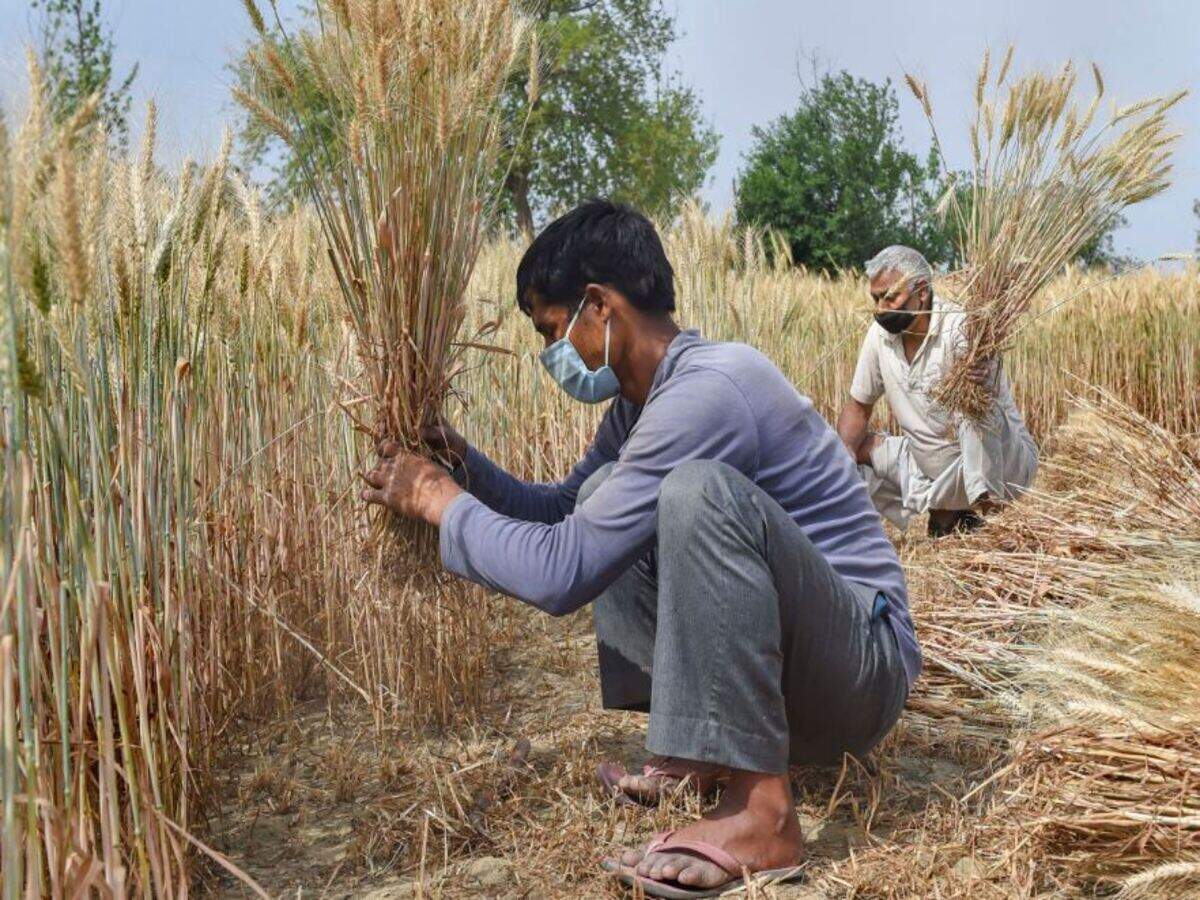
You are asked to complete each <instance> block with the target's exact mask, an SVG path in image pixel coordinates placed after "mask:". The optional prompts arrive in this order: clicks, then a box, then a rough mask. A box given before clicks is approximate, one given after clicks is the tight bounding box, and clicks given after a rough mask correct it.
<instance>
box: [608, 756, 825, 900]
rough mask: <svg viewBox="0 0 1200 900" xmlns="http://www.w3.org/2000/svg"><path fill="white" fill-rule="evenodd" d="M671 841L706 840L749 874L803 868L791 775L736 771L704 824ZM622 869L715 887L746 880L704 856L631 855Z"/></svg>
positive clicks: (626, 854) (679, 853) (624, 857)
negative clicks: (789, 779)
mask: <svg viewBox="0 0 1200 900" xmlns="http://www.w3.org/2000/svg"><path fill="white" fill-rule="evenodd" d="M671 841H672V842H674V841H703V842H704V843H707V844H712V845H714V846H716V847H719V848H721V849H722V850H724V851H725V852H727V853H729V854H730V855H731V856H733V857H734V859H736V860H737V862H738V863H740V864H741V866H743V867H744V868H745V869H746V870H747V871H749V872H751V873H754V872H762V871H764V870H767V869H783V868H788V867H791V866H796V865H799V864H800V860H801V859H802V858H803V855H804V840H803V837H802V835H801V832H800V823H799V822H798V821H797V819H796V810H795V807H794V806H793V805H792V791H791V785H790V784H789V783H788V778H787V776H786V775H765V774H762V773H760V772H735V773H734V774H733V777H732V778H731V779H730V781H729V784H728V786H727V787H726V788H725V793H724V794H722V796H721V802H720V803H718V804H717V806H716V808H715V809H713V810H712V812H710V813H709V814H708V815H706V816H705V817H704V818H703V819H701V820H700V821H699V822H696V823H695V824H693V825H689V826H688V827H686V828H681V829H679V830H678V831H677V832H675V833H674V834H673V835H672V836H671ZM620 864H621V865H622V866H624V867H626V869H627V870H633V871H634V872H636V874H637V875H639V876H641V877H642V878H651V879H654V880H656V881H674V882H676V883H678V884H682V885H686V886H687V887H696V888H714V887H719V886H721V885H723V884H726V883H727V882H729V881H731V880H733V879H736V878H740V877H741V874H742V873H741V872H740V871H728V870H727V869H725V868H723V867H722V866H719V865H717V864H716V863H715V862H712V861H711V860H708V859H705V858H704V857H703V856H701V855H700V854H698V853H691V852H687V851H674V850H673V851H668V852H661V853H647V852H646V851H644V850H627V851H625V852H624V853H623V854H621V857H620Z"/></svg>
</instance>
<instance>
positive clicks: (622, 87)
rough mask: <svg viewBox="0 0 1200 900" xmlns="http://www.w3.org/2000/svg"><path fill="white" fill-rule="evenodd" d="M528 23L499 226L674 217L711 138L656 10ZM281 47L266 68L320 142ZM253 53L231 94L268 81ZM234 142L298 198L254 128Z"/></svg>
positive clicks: (238, 66)
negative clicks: (288, 86)
mask: <svg viewBox="0 0 1200 900" xmlns="http://www.w3.org/2000/svg"><path fill="white" fill-rule="evenodd" d="M536 14H537V16H538V17H539V22H538V25H537V29H538V32H537V33H538V41H537V53H536V59H534V60H531V62H532V63H533V64H534V68H535V69H536V70H537V75H536V78H535V83H536V89H535V90H533V91H532V92H531V90H530V88H531V84H530V80H529V77H528V75H527V74H521V75H518V76H514V77H513V79H512V80H511V81H510V83H509V85H508V87H507V89H506V91H505V95H504V101H503V102H504V110H505V118H506V122H507V125H508V129H507V131H508V134H509V135H510V139H509V142H508V144H507V146H506V148H505V153H504V154H503V158H502V159H501V161H500V165H499V169H498V171H497V173H496V177H497V178H498V179H501V180H502V186H503V201H504V213H505V215H506V218H507V220H508V221H509V223H510V224H512V225H514V226H515V227H517V228H518V229H519V230H521V231H525V232H529V231H531V230H532V229H533V226H534V221H535V219H537V218H539V217H544V216H546V215H548V214H550V213H552V212H554V211H555V210H557V209H560V208H562V207H567V206H571V205H573V204H575V203H577V202H579V201H580V200H581V199H583V198H585V197H588V196H593V195H606V196H609V197H612V198H614V199H617V200H622V201H625V202H629V203H632V204H634V205H636V206H638V207H640V208H642V209H643V210H645V211H646V212H647V213H649V214H651V215H655V216H663V217H670V216H672V215H674V213H675V212H676V211H677V210H678V208H679V205H680V204H681V203H682V202H683V201H684V200H686V199H688V198H689V197H691V196H692V195H694V194H695V192H696V191H697V190H698V189H699V188H700V187H701V185H702V184H703V182H704V179H705V177H706V176H707V174H708V171H709V169H711V167H712V164H713V162H714V161H715V160H716V153H717V136H716V134H715V133H714V132H713V131H712V129H711V128H709V127H708V126H707V125H706V124H704V122H703V121H702V118H701V112H700V104H699V100H698V98H697V97H696V95H695V93H694V92H693V91H692V90H691V89H690V88H688V87H687V86H685V85H684V84H682V82H681V81H680V80H679V77H678V76H677V75H676V74H674V73H670V72H666V71H664V67H663V60H664V57H665V55H666V51H667V48H668V47H669V46H670V44H671V43H672V41H674V40H675V37H676V31H675V21H674V18H673V17H672V16H671V15H669V14H668V13H667V12H666V11H665V10H664V8H663V5H662V0H544V2H542V3H541V4H539V5H538V6H537V13H536ZM309 27H311V23H310V25H309ZM287 48H288V43H287V42H284V41H279V42H277V44H276V46H275V49H276V51H277V59H280V60H282V61H283V63H284V64H285V65H286V66H287V67H288V69H289V70H290V72H291V75H292V77H293V78H294V79H295V80H296V81H297V82H298V83H299V84H300V85H302V86H303V87H304V90H305V91H306V93H307V94H308V95H309V98H310V104H311V110H310V112H309V115H308V117H307V118H306V121H307V122H308V123H309V128H310V131H311V132H312V139H313V140H314V141H316V142H318V143H319V142H321V139H322V138H323V137H332V136H331V135H322V134H321V131H320V129H319V128H313V127H312V126H313V123H314V122H319V121H320V120H321V119H322V117H323V116H324V117H326V118H328V115H327V113H328V105H329V102H330V100H329V98H328V97H326V96H324V95H323V94H322V92H321V90H320V86H319V82H318V81H317V80H315V79H312V78H311V77H310V76H309V75H308V74H307V73H306V65H305V61H304V60H303V59H302V58H299V57H297V56H296V55H294V54H289V53H288V50H287ZM256 51H257V48H256V46H254V45H252V46H251V47H250V48H248V50H247V51H246V53H244V54H243V55H242V56H241V57H240V58H239V59H238V60H237V61H235V62H234V63H233V65H232V70H233V73H234V76H235V78H236V80H237V82H238V86H239V88H240V89H241V90H243V91H245V92H247V93H249V94H251V95H252V96H258V97H268V96H270V92H271V91H272V90H275V89H276V87H277V86H276V85H275V84H274V83H273V81H274V79H275V77H276V76H275V74H273V73H272V71H271V69H270V67H266V66H263V65H255V54H256ZM531 93H532V99H531ZM240 138H241V145H242V150H243V154H244V156H245V158H246V160H247V162H248V163H249V164H252V165H257V164H273V165H274V169H275V174H274V177H273V179H272V186H271V188H272V194H273V196H274V197H275V198H276V199H277V200H278V199H284V198H287V197H290V196H294V195H296V194H297V193H298V192H299V191H300V190H301V189H302V180H301V179H300V177H299V176H300V172H299V164H300V163H299V159H298V158H297V157H296V156H295V155H294V154H292V153H289V152H288V151H287V150H285V149H284V148H283V147H282V146H281V142H279V141H278V139H277V138H275V137H274V136H273V135H272V134H271V133H270V132H269V131H268V130H267V129H265V128H264V127H263V125H262V124H261V123H260V122H256V121H254V120H253V118H252V117H246V118H245V119H244V120H243V124H242V126H241V129H240ZM325 146H334V144H333V143H332V142H327V143H326V144H325ZM312 149H313V151H314V154H315V153H316V151H317V148H316V147H314V148H312ZM309 158H310V159H312V158H315V155H313V156H310V157H309Z"/></svg>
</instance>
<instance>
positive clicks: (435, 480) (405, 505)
mask: <svg viewBox="0 0 1200 900" xmlns="http://www.w3.org/2000/svg"><path fill="white" fill-rule="evenodd" d="M379 456H380V459H379V464H378V465H376V466H375V468H374V469H372V470H371V471H370V472H368V473H367V474H365V475H364V476H363V480H364V481H366V483H367V485H368V487H366V488H363V490H362V492H361V494H360V495H359V496H360V497H361V498H362V499H363V500H365V501H367V502H368V503H377V504H379V505H380V506H385V507H387V508H388V509H390V510H391V511H392V512H394V513H395V514H396V515H398V516H404V517H406V518H409V519H424V520H425V521H426V522H428V523H430V524H431V525H441V524H442V513H443V512H445V509H446V507H447V506H449V505H450V501H451V500H453V499H454V498H455V497H457V496H458V495H459V494H461V493H462V488H460V487H459V486H458V485H457V484H455V483H454V479H453V478H451V477H450V475H449V474H448V473H447V472H446V470H445V469H443V468H442V467H441V466H439V465H437V464H436V463H434V462H431V461H429V460H427V459H425V458H423V457H420V456H417V455H415V454H413V453H406V452H404V451H403V450H401V449H400V448H399V446H398V445H396V444H395V443H392V442H387V443H385V444H384V445H383V446H381V447H380V448H379Z"/></svg>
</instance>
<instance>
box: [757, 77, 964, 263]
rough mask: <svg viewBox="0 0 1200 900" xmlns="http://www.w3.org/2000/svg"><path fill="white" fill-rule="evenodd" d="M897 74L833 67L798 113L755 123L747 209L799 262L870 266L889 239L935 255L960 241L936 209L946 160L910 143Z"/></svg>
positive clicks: (807, 90) (807, 93)
mask: <svg viewBox="0 0 1200 900" xmlns="http://www.w3.org/2000/svg"><path fill="white" fill-rule="evenodd" d="M897 119H898V104H897V101H896V95H895V92H894V91H893V90H892V86H891V84H890V82H885V83H884V84H882V85H879V84H873V83H871V82H869V81H866V80H865V79H862V78H855V77H854V76H853V75H851V74H850V73H848V72H839V73H824V74H821V75H820V76H819V77H817V79H816V81H815V83H814V84H812V85H811V86H806V87H803V88H802V90H801V94H800V103H799V106H798V108H797V109H796V111H795V112H794V113H791V114H788V115H784V116H782V117H780V118H779V119H777V120H776V121H775V122H773V123H772V124H770V125H769V126H767V127H765V128H756V129H754V132H753V136H754V145H753V148H752V149H751V151H750V153H749V154H748V156H747V159H746V166H745V168H744V170H743V171H742V173H741V176H740V178H739V181H738V187H737V200H736V205H737V217H738V220H739V221H740V222H742V223H746V224H755V225H767V226H770V227H772V228H774V229H776V230H777V231H778V232H779V233H780V234H782V235H783V237H784V238H785V239H786V240H787V242H788V244H789V245H790V247H791V251H792V256H793V259H795V261H796V262H797V263H803V264H805V265H809V266H813V267H815V268H820V269H840V268H851V267H854V266H860V265H861V264H862V262H863V260H865V259H868V258H870V257H871V256H872V255H874V254H875V253H876V252H877V251H878V250H879V249H880V248H881V247H884V246H886V245H888V244H895V243H902V244H910V245H912V246H914V247H917V248H919V249H921V250H922V252H924V253H925V254H926V256H928V257H929V259H930V260H931V261H937V262H941V261H948V260H949V258H950V257H951V256H952V255H953V246H952V243H951V242H950V241H949V239H948V235H947V233H946V230H945V229H944V228H943V227H942V226H941V225H940V224H938V221H937V217H936V216H935V215H934V214H933V210H934V206H935V205H936V202H937V198H938V196H939V195H940V193H941V182H940V179H939V178H938V168H937V160H936V158H935V157H934V156H933V155H932V154H931V155H930V156H929V158H928V159H926V160H925V161H924V162H922V161H921V160H920V159H918V158H917V157H916V156H915V155H914V154H912V153H910V152H908V151H907V150H905V149H904V148H903V147H902V145H901V135H900V129H899V126H898V124H897Z"/></svg>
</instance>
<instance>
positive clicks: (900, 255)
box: [837, 246, 1037, 537]
mask: <svg viewBox="0 0 1200 900" xmlns="http://www.w3.org/2000/svg"><path fill="white" fill-rule="evenodd" d="M866 270H867V277H868V278H869V279H870V290H871V299H872V300H873V301H874V304H875V323H874V324H873V325H871V327H870V329H869V330H868V331H867V337H866V340H864V341H863V345H862V351H861V353H860V354H859V357H858V366H857V368H856V369H855V372H854V381H853V382H852V383H851V385H850V398H849V400H848V401H847V402H846V405H845V407H843V409H842V412H841V415H840V416H839V417H838V424H837V430H838V436H839V437H841V439H842V442H843V443H844V444H845V445H846V448H847V449H848V450H849V451H850V453H851V455H852V456H853V457H854V460H855V462H857V463H859V464H860V471H861V472H862V475H863V477H864V478H865V480H866V482H867V484H868V487H869V489H870V493H871V499H872V500H873V501H874V502H875V506H876V508H877V509H878V510H879V511H880V513H882V514H883V515H884V516H885V517H886V518H887V519H889V520H890V521H891V522H893V523H894V524H896V525H898V526H900V527H901V528H904V527H906V526H907V525H908V522H909V520H910V519H911V518H912V517H913V516H915V515H918V514H920V513H925V512H927V513H929V534H930V536H932V537H940V536H943V535H946V534H949V533H951V532H953V531H960V530H970V529H972V528H976V527H978V526H979V525H981V524H982V522H983V519H982V517H981V516H982V514H983V513H986V512H988V511H989V510H991V509H992V508H993V507H995V506H996V505H997V504H1000V503H1004V502H1006V501H1008V500H1011V499H1012V498H1013V497H1014V496H1015V495H1016V494H1017V493H1019V492H1020V491H1022V490H1024V489H1026V488H1028V487H1029V485H1030V484H1032V483H1033V476H1034V474H1035V473H1036V472H1037V448H1036V447H1035V445H1034V443H1033V439H1032V438H1031V437H1030V436H1029V432H1028V431H1026V430H1025V422H1024V420H1023V419H1022V418H1021V414H1020V413H1019V412H1018V411H1017V408H1016V405H1015V404H1014V403H1013V399H1012V394H1011V392H1010V391H1009V385H1008V379H1007V377H1006V376H1005V375H1004V372H1003V371H1002V370H1001V369H1000V366H999V363H998V362H996V361H993V362H992V363H991V364H987V365H983V366H980V367H978V368H977V369H976V370H975V371H973V372H972V377H974V378H975V379H976V380H977V381H979V382H980V383H984V384H987V385H988V386H989V389H990V391H991V393H992V396H994V397H995V398H996V402H995V406H994V407H993V409H992V411H991V413H990V414H989V415H988V416H987V417H986V418H985V420H984V421H982V422H978V423H976V422H971V421H969V420H967V419H965V418H963V417H959V416H952V415H950V414H949V413H948V412H947V411H946V410H945V409H944V408H942V407H941V406H939V405H938V403H937V402H936V401H935V400H934V399H933V396H932V395H933V392H934V390H935V389H936V387H937V385H938V383H939V382H940V381H941V379H942V374H943V372H944V371H945V369H946V367H947V366H948V365H949V364H950V362H951V361H952V360H953V359H954V354H955V351H956V348H958V347H960V346H961V342H962V340H963V318H964V317H963V314H962V308H961V307H959V306H957V305H955V304H954V303H952V302H951V301H949V300H947V299H945V298H943V297H940V296H938V295H936V294H935V293H934V291H933V281H932V276H933V273H932V271H931V270H930V267H929V263H928V262H926V260H925V257H923V256H922V255H921V254H920V253H918V252H917V251H916V250H913V249H911V248H909V247H900V246H893V247H888V248H886V249H885V250H883V251H881V252H880V253H879V255H877V256H876V257H875V258H874V259H872V260H870V261H868V262H867V264H866ZM880 397H887V401H888V406H889V407H890V408H891V410H892V414H893V415H894V416H895V418H896V421H897V423H899V426H900V432H901V433H900V435H884V434H879V433H877V432H872V431H870V430H869V427H868V426H869V424H870V421H871V411H872V409H873V408H874V406H875V403H876V402H877V401H878V400H879V398H880Z"/></svg>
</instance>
